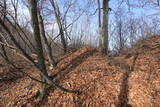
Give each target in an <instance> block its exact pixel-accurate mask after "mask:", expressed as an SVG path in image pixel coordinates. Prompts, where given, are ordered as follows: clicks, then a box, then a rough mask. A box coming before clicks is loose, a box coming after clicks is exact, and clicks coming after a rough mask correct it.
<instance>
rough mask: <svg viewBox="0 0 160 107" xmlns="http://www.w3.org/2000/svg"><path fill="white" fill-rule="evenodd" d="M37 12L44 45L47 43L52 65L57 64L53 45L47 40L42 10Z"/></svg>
mask: <svg viewBox="0 0 160 107" xmlns="http://www.w3.org/2000/svg"><path fill="white" fill-rule="evenodd" d="M37 14H38V21H39V28H40V33H41V37H42V39H43V42H44V45H45V50H46V52H47V56H48V59H49V63H50V67H53V66H56V61H55V60H54V59H53V55H52V48H51V45H49V43H48V40H47V38H46V35H45V29H44V24H43V19H42V16H41V13H40V10H38V12H37Z"/></svg>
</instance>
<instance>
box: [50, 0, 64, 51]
mask: <svg viewBox="0 0 160 107" xmlns="http://www.w3.org/2000/svg"><path fill="white" fill-rule="evenodd" d="M50 1H51V4H52V6H53V9H54V12H55V17H56V20H57V24H58V27H59V32H60V35H61V42H62V45H63V50H64V53H66V52H67V44H66V40H65V37H64V27H63V25H62V20H61V13H60V11H59V7H58V6H57V5H56V2H55V1H54V0H50Z"/></svg>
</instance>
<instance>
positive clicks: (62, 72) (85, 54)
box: [24, 49, 97, 107]
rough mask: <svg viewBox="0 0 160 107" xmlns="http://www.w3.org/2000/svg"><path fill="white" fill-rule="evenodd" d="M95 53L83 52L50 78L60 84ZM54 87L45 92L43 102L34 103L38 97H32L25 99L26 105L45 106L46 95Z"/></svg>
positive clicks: (93, 50)
mask: <svg viewBox="0 0 160 107" xmlns="http://www.w3.org/2000/svg"><path fill="white" fill-rule="evenodd" d="M95 52H97V51H96V50H95V49H92V50H87V51H85V52H83V53H82V54H80V55H79V56H77V57H76V58H74V59H73V60H72V61H71V62H70V63H68V64H66V66H64V67H63V68H61V69H60V68H58V72H57V73H55V74H54V75H51V76H50V77H51V78H52V79H54V80H55V81H56V83H60V82H61V81H62V80H64V79H65V77H66V75H67V74H68V73H70V72H71V71H73V70H74V69H75V68H76V67H77V66H78V65H80V64H82V63H83V62H84V61H86V59H87V58H88V57H90V56H92V55H93V54H94V53H95ZM54 89H55V88H54V87H48V90H47V92H46V95H45V97H44V98H43V100H41V101H38V102H34V100H33V99H35V98H38V96H37V95H36V96H33V97H31V98H30V99H27V102H28V103H32V104H34V105H36V106H37V107H39V106H42V105H45V103H46V102H47V100H48V97H47V96H48V95H49V94H50V93H51V92H53V91H54ZM37 94H38V93H37ZM24 105H26V104H24Z"/></svg>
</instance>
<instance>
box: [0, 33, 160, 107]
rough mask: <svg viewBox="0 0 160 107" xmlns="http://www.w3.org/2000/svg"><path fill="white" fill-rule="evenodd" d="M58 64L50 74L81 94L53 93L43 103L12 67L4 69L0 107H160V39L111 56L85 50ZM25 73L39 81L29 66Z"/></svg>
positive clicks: (32, 85)
mask: <svg viewBox="0 0 160 107" xmlns="http://www.w3.org/2000/svg"><path fill="white" fill-rule="evenodd" d="M59 59H61V61H60V62H59V63H58V65H57V67H56V68H54V69H53V70H52V71H50V72H49V73H50V74H51V75H54V76H55V78H54V79H55V80H56V81H57V83H60V84H61V85H63V86H64V87H66V88H69V89H76V90H77V89H78V90H81V91H82V94H80V95H76V94H71V93H66V92H62V91H61V90H59V89H54V88H52V89H50V90H48V95H47V96H46V98H45V101H42V102H40V101H39V100H38V87H39V84H37V83H36V82H35V81H32V80H30V79H29V78H28V77H25V76H23V75H22V74H19V73H18V72H14V70H13V68H12V67H9V66H1V67H0V106H2V107H4V106H6V107H12V106H24V107H25V106H27V107H31V106H40V107H116V106H117V107H132V106H133V107H160V103H159V102H160V36H153V37H149V38H147V39H145V40H141V41H139V42H138V43H137V44H135V45H134V46H133V47H132V48H130V49H128V50H127V51H126V52H124V53H122V54H118V55H112V56H110V57H107V56H102V55H101V54H100V53H99V52H98V51H97V50H96V49H94V48H91V47H82V48H80V49H79V50H77V51H75V52H73V53H69V54H67V55H64V56H62V57H61V58H59ZM1 64H2V65H3V62H1ZM1 64H0V65H1ZM22 65H23V64H22ZM24 71H26V72H28V73H30V74H32V76H34V77H37V78H39V77H38V74H36V72H35V71H36V69H35V68H33V67H31V65H27V66H26V67H25V69H24ZM56 74H58V75H56Z"/></svg>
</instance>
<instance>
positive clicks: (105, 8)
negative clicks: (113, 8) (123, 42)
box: [100, 0, 109, 54]
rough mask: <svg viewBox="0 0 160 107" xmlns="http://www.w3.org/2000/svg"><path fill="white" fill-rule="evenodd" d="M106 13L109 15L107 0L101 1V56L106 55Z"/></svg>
mask: <svg viewBox="0 0 160 107" xmlns="http://www.w3.org/2000/svg"><path fill="white" fill-rule="evenodd" d="M108 13H109V0H103V23H102V30H101V37H100V49H101V52H102V53H103V54H107V53H108V45H109V43H108V42H109V41H108V18H109V17H108V16H109V15H108Z"/></svg>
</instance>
